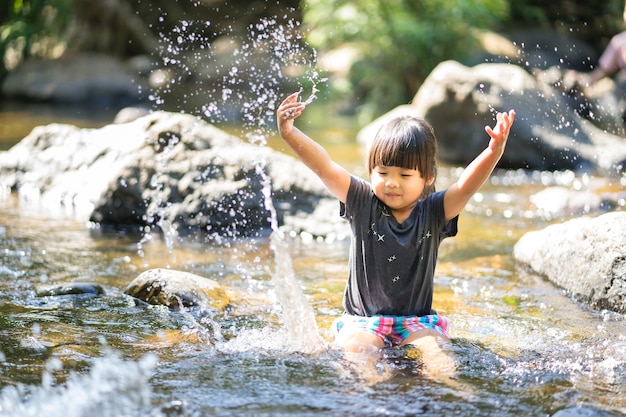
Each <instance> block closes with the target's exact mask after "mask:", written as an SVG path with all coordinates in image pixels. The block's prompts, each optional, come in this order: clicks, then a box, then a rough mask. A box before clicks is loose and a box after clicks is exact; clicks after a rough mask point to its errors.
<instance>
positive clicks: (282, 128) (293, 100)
mask: <svg viewBox="0 0 626 417" xmlns="http://www.w3.org/2000/svg"><path fill="white" fill-rule="evenodd" d="M298 94H300V93H299V92H298V93H293V94H291V95H290V96H289V97H287V98H286V99H285V100H284V101H283V102H282V103H280V106H278V109H277V110H276V122H277V124H278V131H279V132H280V135H281V136H283V137H284V136H286V135H288V134H290V133H291V131H292V130H293V120H294V119H295V118H296V117H299V116H300V115H301V114H302V111H303V110H304V108H305V107H306V105H305V104H304V103H301V102H299V101H298Z"/></svg>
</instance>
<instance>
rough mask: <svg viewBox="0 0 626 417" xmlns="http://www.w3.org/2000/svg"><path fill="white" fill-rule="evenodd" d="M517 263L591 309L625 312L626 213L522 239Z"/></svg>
mask: <svg viewBox="0 0 626 417" xmlns="http://www.w3.org/2000/svg"><path fill="white" fill-rule="evenodd" d="M513 255H514V257H515V259H516V261H517V262H519V263H520V264H521V265H523V266H525V267H527V268H529V269H530V270H531V271H532V272H534V273H536V274H538V275H541V276H544V277H546V278H547V279H548V280H550V281H551V282H553V283H554V284H556V285H557V286H559V287H561V288H563V289H565V290H566V291H567V292H568V293H569V294H570V295H571V296H572V297H573V298H574V299H576V300H578V301H580V302H584V303H587V304H588V305H589V306H590V307H592V308H594V309H607V310H613V311H616V312H619V313H624V312H626V212H611V213H606V214H603V215H601V216H598V217H580V218H576V219H573V220H569V221H566V222H564V223H560V224H554V225H550V226H548V227H546V228H544V229H542V230H538V231H533V232H529V233H526V234H525V235H524V236H522V237H521V238H520V240H519V241H518V242H517V243H516V244H515V247H514V249H513Z"/></svg>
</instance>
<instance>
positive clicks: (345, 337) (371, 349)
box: [334, 324, 388, 384]
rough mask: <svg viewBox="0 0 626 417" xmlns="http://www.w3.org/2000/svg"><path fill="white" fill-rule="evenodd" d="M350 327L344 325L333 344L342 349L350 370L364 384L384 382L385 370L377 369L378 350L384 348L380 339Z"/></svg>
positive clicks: (386, 376) (385, 377)
mask: <svg viewBox="0 0 626 417" xmlns="http://www.w3.org/2000/svg"><path fill="white" fill-rule="evenodd" d="M350 327H351V326H350V325H349V324H348V325H344V326H343V327H342V328H341V330H340V331H339V333H338V334H337V336H336V337H335V342H334V343H335V344H336V345H337V346H339V347H341V348H343V350H344V352H345V358H346V359H347V360H348V361H349V362H350V363H351V365H352V366H351V367H352V369H354V370H355V371H356V373H357V374H358V375H359V377H360V378H362V379H363V380H364V381H365V382H367V383H368V384H374V383H377V382H380V381H383V380H386V379H387V378H388V375H386V373H385V372H384V371H385V370H384V369H379V368H378V367H377V364H378V361H379V360H380V350H381V349H382V348H383V347H384V346H385V344H384V342H383V341H382V339H381V338H380V337H378V336H376V335H375V334H373V333H370V332H367V331H363V330H357V329H354V328H350Z"/></svg>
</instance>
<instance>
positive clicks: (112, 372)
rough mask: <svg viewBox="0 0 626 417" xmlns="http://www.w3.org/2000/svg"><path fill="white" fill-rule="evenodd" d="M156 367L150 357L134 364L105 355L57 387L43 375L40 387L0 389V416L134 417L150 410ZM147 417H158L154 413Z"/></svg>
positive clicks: (50, 379)
mask: <svg viewBox="0 0 626 417" xmlns="http://www.w3.org/2000/svg"><path fill="white" fill-rule="evenodd" d="M55 362H57V363H55ZM156 363H157V359H156V357H155V356H154V355H148V356H146V357H144V358H143V359H141V360H139V361H138V362H133V361H125V360H122V359H120V358H119V357H116V356H114V355H108V356H106V357H103V358H100V359H97V360H96V361H95V363H94V365H93V367H92V368H91V370H90V372H89V374H87V375H76V374H73V375H71V376H70V377H69V378H68V380H67V382H66V383H65V384H62V385H59V386H53V378H52V376H51V374H50V373H49V372H46V373H44V375H43V383H42V385H41V386H40V387H34V388H33V387H25V386H8V387H6V388H4V389H3V390H2V391H1V392H0V416H3V417H9V416H10V417H43V416H45V417H93V416H98V417H126V416H128V417H131V416H137V415H138V414H139V412H140V411H141V410H144V409H146V408H149V407H150V397H151V390H150V386H149V384H148V381H149V379H150V377H151V375H152V371H153V369H154V367H155V366H156ZM60 366H61V365H60V362H58V361H54V360H52V361H50V362H49V363H48V366H47V368H49V369H50V368H57V369H58V368H59V367H60ZM50 370H52V369H50ZM152 411H154V410H152ZM151 416H154V417H159V415H155V414H154V413H153V414H151Z"/></svg>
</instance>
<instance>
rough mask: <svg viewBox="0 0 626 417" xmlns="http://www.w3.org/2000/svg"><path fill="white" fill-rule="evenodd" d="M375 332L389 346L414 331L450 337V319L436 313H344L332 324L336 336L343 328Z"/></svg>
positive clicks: (400, 341)
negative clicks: (365, 314) (405, 314)
mask: <svg viewBox="0 0 626 417" xmlns="http://www.w3.org/2000/svg"><path fill="white" fill-rule="evenodd" d="M344 327H345V328H347V327H349V328H350V329H351V330H360V331H364V332H369V333H374V334H375V335H376V336H378V337H380V338H381V339H382V340H383V341H384V342H385V345H387V346H394V345H399V344H401V343H402V342H403V341H404V340H405V339H406V338H407V337H409V336H410V335H411V333H413V332H417V331H419V330H424V329H430V330H434V331H436V332H437V333H439V334H441V335H442V336H444V337H446V338H450V335H449V334H448V319H447V318H446V317H444V316H439V315H436V314H432V315H428V316H421V317H418V316H372V317H361V316H352V315H350V314H344V315H342V316H341V317H339V318H337V319H335V321H334V322H333V325H332V329H333V333H334V334H335V336H336V335H337V334H338V333H339V331H340V330H341V329H342V328H344Z"/></svg>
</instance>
